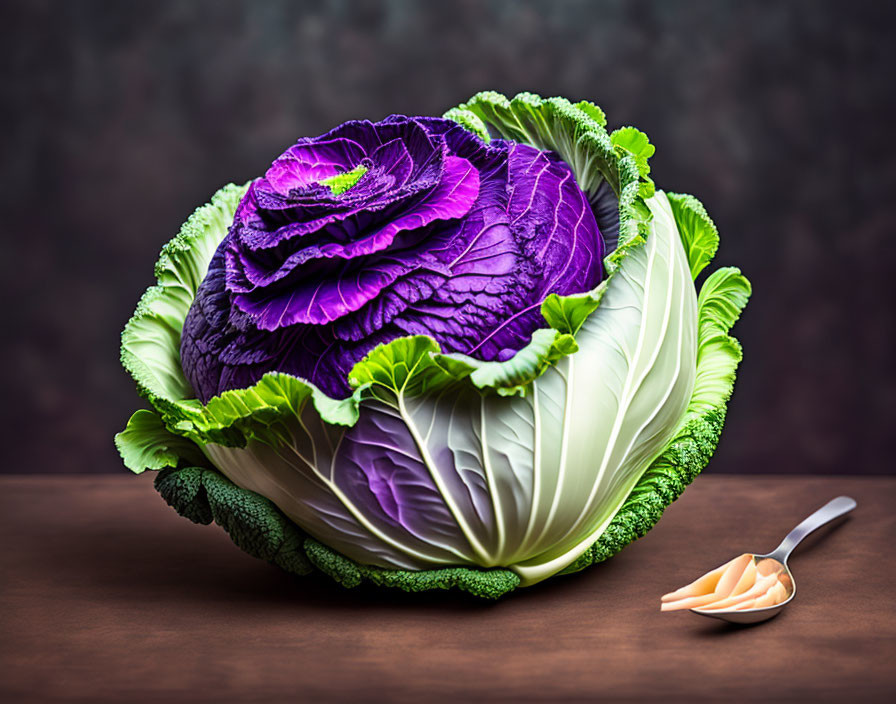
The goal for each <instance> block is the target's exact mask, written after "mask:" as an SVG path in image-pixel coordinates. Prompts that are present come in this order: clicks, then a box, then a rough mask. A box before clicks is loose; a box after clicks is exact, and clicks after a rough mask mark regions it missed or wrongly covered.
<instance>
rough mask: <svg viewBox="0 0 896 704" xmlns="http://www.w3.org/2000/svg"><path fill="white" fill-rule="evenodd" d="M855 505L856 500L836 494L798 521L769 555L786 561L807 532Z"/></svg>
mask: <svg viewBox="0 0 896 704" xmlns="http://www.w3.org/2000/svg"><path fill="white" fill-rule="evenodd" d="M855 507H856V502H855V500H854V499H851V498H850V497H848V496H838V497H837V498H836V499H831V500H830V501H828V502H827V503H826V504H825V505H824V506H822V507H821V508H820V509H818V510H817V511H816V512H815V513H813V514H812V515H811V516H809V517H808V518H807V519H806V520H804V521H803V522H802V523H800V524H799V525H798V526H797V527H796V528H794V529H793V530H792V531H790V532H789V533H788V534H787V537H786V538H784V540H782V541H781V544H780V545H779V546H778V547H777V548H775V550H774V552H772V553H771V554H770V555H769V557H774V558H775V559H777V560H780V561H781V562H786V561H787V558H788V557H790V553H791V552H793V549H794V548H795V547H796V546H797V545H799V544H800V542H802V540H803V538H805V537H806V536H807V535H809V533H811V532H812V531H814V530H816V529H817V528H821V527H822V526H823V525H824V524H825V523H830V522H831V521H833V520H834V519H835V518H839V517H840V516H842V515H843V514H844V513H848V512H850V511H852V510H853V509H854V508H855Z"/></svg>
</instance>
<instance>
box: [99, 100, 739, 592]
mask: <svg viewBox="0 0 896 704" xmlns="http://www.w3.org/2000/svg"><path fill="white" fill-rule="evenodd" d="M605 125H606V119H605V117H604V114H603V112H602V111H601V110H600V109H599V108H598V107H596V106H595V105H593V104H592V103H589V102H585V101H582V102H579V103H571V102H569V101H567V100H564V99H561V98H551V99H542V98H539V97H538V96H535V95H532V94H528V93H527V94H520V95H518V96H516V97H515V98H513V99H512V100H508V99H507V98H505V97H504V96H502V95H499V94H497V93H480V94H478V95H476V96H474V97H473V98H472V99H471V100H470V101H468V102H467V103H464V104H462V105H460V106H459V107H457V108H454V109H452V110H449V111H448V112H447V113H446V114H445V115H444V116H443V117H442V118H434V117H405V116H397V115H393V116H391V117H389V118H386V119H385V120H382V121H380V122H376V123H373V122H369V121H354V122H348V123H345V124H343V125H340V126H339V127H337V128H336V129H334V130H332V131H331V132H328V133H327V134H325V135H322V136H320V137H316V138H306V139H301V140H299V141H298V142H297V143H296V144H295V145H293V146H292V147H290V148H289V149H288V150H287V151H286V152H284V154H282V155H281V156H280V157H278V158H277V159H276V160H275V161H274V162H273V164H272V166H271V168H270V169H269V170H268V171H267V172H266V173H265V174H264V175H263V176H262V177H260V178H257V179H254V180H253V181H251V182H250V183H248V184H246V185H243V186H236V185H228V186H225V187H224V188H222V189H221V190H220V191H218V193H216V194H215V195H214V196H213V197H212V199H211V201H210V202H209V203H208V204H207V205H204V206H202V207H200V208H199V209H197V210H196V212H195V213H194V214H193V215H192V217H190V219H189V220H188V221H187V222H186V223H185V224H184V226H183V228H182V229H181V232H180V233H179V234H178V235H177V237H175V238H174V239H173V240H172V241H171V242H170V243H169V244H168V245H166V246H165V248H164V249H163V250H162V254H161V258H160V260H159V262H158V263H157V265H156V277H157V280H158V283H157V285H155V286H153V287H152V288H150V289H149V290H148V291H147V292H146V294H145V295H144V296H143V298H142V299H141V301H140V303H139V304H138V306H137V310H136V312H135V313H134V316H133V317H132V319H131V320H130V321H129V322H128V324H127V326H126V328H125V330H124V333H123V335H122V362H123V364H124V366H125V368H126V369H127V370H128V371H129V372H130V374H131V375H132V376H133V378H134V380H135V381H136V383H137V387H138V391H139V392H140V394H141V395H142V396H143V397H144V398H145V399H146V400H147V401H148V402H149V404H150V406H151V410H150V409H144V410H138V411H137V412H136V413H135V414H134V415H133V416H132V417H131V419H130V421H129V422H128V424H127V427H126V428H125V430H124V431H122V432H121V433H119V434H118V435H117V436H116V445H117V446H118V448H119V451H120V452H121V455H122V457H123V459H124V462H125V465H126V466H127V467H128V468H129V469H131V470H132V471H134V472H138V473H139V472H142V471H144V470H146V469H151V470H161V471H160V472H159V474H158V475H157V478H156V488H157V489H158V491H159V492H160V493H161V495H162V496H163V497H164V499H165V500H166V501H167V502H168V503H169V504H170V505H171V506H173V507H174V508H175V510H177V511H178V512H179V513H180V514H182V515H184V516H186V517H187V518H189V519H191V520H193V521H195V522H198V523H211V522H212V521H214V522H216V523H218V524H219V525H221V526H222V527H223V528H224V529H225V530H226V531H227V532H228V533H229V534H230V536H231V537H232V538H233V540H234V542H236V544H237V545H239V547H241V548H242V549H244V550H246V551H247V552H249V553H250V554H252V555H255V556H257V557H260V558H263V559H266V560H268V561H271V562H273V563H275V564H277V565H279V566H280V567H282V568H284V569H286V570H287V571H290V572H292V573H295V574H308V573H311V572H313V571H316V570H317V571H322V572H324V573H326V574H328V575H330V576H332V577H333V578H335V579H336V580H337V581H338V582H340V583H341V584H343V585H345V586H355V585H358V584H360V583H361V582H362V581H369V582H372V583H374V584H377V585H381V586H392V587H399V588H402V589H405V590H407V591H420V590H425V589H433V588H450V587H455V588H459V589H462V590H465V591H467V592H470V593H473V594H476V595H478V596H483V597H489V598H494V597H497V596H500V595H502V594H504V593H506V592H508V591H510V590H512V589H515V588H516V587H520V586H529V585H533V584H536V583H538V582H540V581H542V580H544V579H547V578H548V577H551V576H553V575H556V574H562V573H568V572H575V571H578V570H581V569H583V568H585V567H587V566H589V565H591V564H594V563H596V562H600V561H602V560H604V559H606V558H608V557H610V556H611V555H612V554H614V553H615V552H617V551H618V550H620V549H622V548H623V547H624V546H625V545H627V544H628V543H630V542H631V541H633V540H635V539H637V538H638V537H641V536H642V535H644V534H645V533H646V532H647V531H648V530H649V529H650V528H651V527H652V526H653V525H654V524H655V523H656V522H657V521H658V520H659V518H660V516H661V514H662V511H663V510H664V508H665V507H666V506H667V505H668V504H669V503H671V502H672V501H673V500H674V499H675V498H677V497H678V495H679V494H680V493H681V492H682V491H683V489H684V487H685V486H686V485H687V484H688V483H689V482H690V481H691V480H692V479H693V478H694V477H695V476H696V474H697V473H699V472H700V471H701V470H702V469H703V467H705V466H706V464H707V463H708V461H709V459H710V456H711V455H712V452H713V451H714V449H715V446H716V443H717V442H718V438H719V435H720V433H721V429H722V424H723V422H724V418H725V410H726V404H727V401H728V399H729V397H730V395H731V392H732V388H733V384H734V375H735V370H736V367H737V364H738V362H739V361H740V358H741V349H740V345H739V344H738V342H737V341H736V340H735V339H733V338H732V337H730V336H729V334H728V331H729V329H730V328H731V326H732V325H733V324H734V322H735V321H736V319H737V318H738V317H739V315H740V313H741V311H742V309H743V307H744V306H745V304H746V302H747V299H748V297H749V294H750V285H749V283H748V281H747V280H746V279H745V278H744V277H743V276H742V275H741V274H740V272H739V271H738V270H737V269H735V268H722V269H718V270H716V271H715V272H713V273H712V274H710V275H709V276H708V277H706V278H705V279H704V281H703V284H702V286H701V288H700V292H699V295H698V293H697V290H696V287H695V284H694V281H695V279H696V278H697V276H698V274H700V273H701V271H702V270H703V269H704V268H705V267H706V265H707V264H708V263H709V261H710V260H711V259H712V257H713V256H714V254H715V251H716V249H717V247H718V232H717V230H716V227H715V225H714V224H713V222H712V220H711V219H710V218H709V216H708V215H707V213H706V211H705V210H704V208H703V206H702V205H701V204H700V203H699V202H698V201H697V200H696V199H694V198H693V197H691V196H688V195H681V194H674V193H665V192H663V191H661V190H658V189H656V187H655V186H654V183H653V181H652V180H651V178H650V175H649V174H650V166H649V163H648V160H649V158H650V157H651V156H652V155H653V153H654V147H653V146H652V145H651V144H650V142H649V141H648V139H647V137H646V136H645V135H644V134H643V133H641V132H640V131H638V130H636V129H634V128H632V127H623V128H620V129H617V130H615V131H613V132H609V133H608V132H607V130H606V129H605Z"/></svg>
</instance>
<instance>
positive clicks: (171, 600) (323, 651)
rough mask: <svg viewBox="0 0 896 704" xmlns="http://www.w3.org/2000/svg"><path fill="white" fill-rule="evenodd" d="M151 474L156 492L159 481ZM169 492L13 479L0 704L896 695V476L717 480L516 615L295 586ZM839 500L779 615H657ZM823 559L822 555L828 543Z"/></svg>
mask: <svg viewBox="0 0 896 704" xmlns="http://www.w3.org/2000/svg"><path fill="white" fill-rule="evenodd" d="M147 474H149V473H147ZM150 482H151V477H150V476H144V477H140V478H136V477H131V476H102V477H97V476H81V477H50V476H47V477H10V476H7V477H3V478H0V536H2V538H0V540H2V546H0V547H2V549H0V701H2V702H29V701H46V702H71V701H78V702H91V703H101V702H121V701H128V702H143V701H158V702H194V703H200V702H216V703H220V702H227V701H241V702H279V701H347V702H366V701H383V702H418V701H429V702H432V701H449V700H453V701H457V702H466V701H483V700H488V701H524V702H526V701H548V702H560V701H564V702H570V701H586V700H587V701H595V700H609V701H637V702H647V701H666V702H669V701H673V702H674V701H691V702H693V701H721V700H728V701H763V702H766V703H768V702H778V701H791V702H792V701H815V702H819V701H832V702H834V701H836V702H842V701H853V702H868V701H882V700H888V699H889V700H891V701H892V699H890V698H891V697H892V696H893V695H894V694H896V610H894V605H896V603H894V597H893V586H894V582H896V570H894V562H893V551H894V545H896V478H811V477H791V478H782V477H769V476H755V477H735V476H703V477H700V478H698V479H697V481H696V482H695V483H694V485H693V486H691V487H690V488H689V489H688V490H687V491H686V492H685V494H684V496H683V497H682V498H681V499H680V500H679V501H677V502H676V503H675V504H673V505H672V506H671V507H670V508H669V509H668V511H667V512H666V515H665V516H664V518H663V520H662V521H661V522H660V524H659V525H658V526H657V528H655V529H654V530H653V531H651V533H649V534H648V535H647V537H646V538H644V539H642V540H640V541H638V542H636V543H634V544H633V545H631V546H629V547H628V548H626V549H625V550H624V551H623V552H622V553H621V554H619V555H618V556H617V557H615V558H614V559H612V560H611V561H609V562H607V563H604V564H603V565H599V566H597V567H594V568H592V569H590V570H588V571H586V572H584V573H580V574H579V575H574V576H569V577H561V578H558V579H556V580H553V581H552V582H549V583H546V584H542V585H539V586H537V587H534V588H530V589H525V590H520V591H518V592H516V593H514V594H511V595H509V596H508V597H505V598H504V599H503V600H501V601H499V602H497V603H482V602H479V601H476V600H474V599H472V598H469V597H466V598H465V597H464V596H463V595H460V594H456V593H453V592H452V593H446V592H442V593H438V594H434V593H429V594H423V595H416V596H413V595H412V596H408V595H403V594H398V593H395V592H392V591H388V590H377V589H374V588H369V587H368V588H362V589H355V590H351V591H348V590H344V589H343V588H341V587H338V586H336V585H335V584H333V583H331V582H329V581H328V580H326V579H324V578H319V577H318V578H304V579H301V578H293V577H290V576H288V575H286V574H284V573H282V572H280V571H279V570H278V569H276V568H274V567H272V566H270V565H267V564H265V563H263V562H261V561H258V560H254V559H252V558H250V557H248V556H246V555H244V554H243V553H242V552H240V551H239V550H238V549H237V548H236V547H234V546H233V545H232V544H231V543H230V540H229V539H228V538H227V537H226V535H225V534H224V533H223V531H221V530H220V529H219V528H217V527H215V526H197V525H193V524H192V523H190V522H189V521H187V520H186V519H183V518H180V517H179V516H177V515H176V514H175V513H174V512H173V511H172V510H171V509H170V508H168V507H167V506H166V505H165V504H164V502H163V501H162V500H161V498H160V497H159V496H158V495H157V494H156V493H155V492H154V491H153V489H152V487H151V486H150ZM838 494H849V495H851V496H853V497H854V498H855V499H856V500H857V501H858V504H859V506H858V508H857V509H856V510H855V511H854V512H853V513H852V514H851V516H850V517H849V518H848V519H845V520H842V521H841V522H840V523H839V524H836V525H835V526H834V527H832V528H825V529H822V530H821V531H819V533H818V535H817V536H813V537H810V538H809V539H808V540H807V541H806V543H804V544H803V545H802V546H801V547H800V548H799V549H798V551H797V552H796V553H795V554H794V557H793V559H792V560H791V567H792V569H793V571H794V573H795V575H796V581H797V583H798V589H799V593H798V596H797V598H796V600H795V601H794V603H793V604H792V605H791V607H790V608H789V609H788V610H787V611H785V612H784V613H783V614H781V615H780V616H779V617H778V618H776V619H774V620H772V621H770V622H768V623H766V624H763V625H759V626H753V627H734V626H727V625H725V624H722V623H721V622H716V621H712V620H709V619H704V618H700V617H698V616H695V615H693V614H690V613H688V612H684V613H667V614H661V613H660V612H659V597H660V595H661V594H663V593H664V592H666V591H669V590H671V589H673V588H675V587H678V586H680V585H682V584H684V583H686V582H688V581H690V579H692V578H694V577H696V576H698V575H699V574H701V573H702V572H703V571H704V570H706V569H708V568H710V567H714V566H716V565H718V564H720V563H721V562H723V561H724V560H726V559H727V558H729V557H731V556H733V555H734V554H735V553H737V552H742V551H746V550H754V551H757V552H758V551H765V550H770V549H772V548H773V547H775V545H777V543H778V541H779V540H780V538H781V537H783V535H784V534H785V533H786V532H787V531H788V530H790V528H792V527H793V525H795V524H796V523H797V522H798V521H799V520H801V519H802V518H803V517H804V516H805V515H808V514H809V513H811V512H812V511H813V510H814V509H816V508H817V507H818V506H820V505H821V504H822V503H824V502H825V501H826V500H827V499H830V498H832V497H833V496H836V495H838ZM810 541H811V542H810Z"/></svg>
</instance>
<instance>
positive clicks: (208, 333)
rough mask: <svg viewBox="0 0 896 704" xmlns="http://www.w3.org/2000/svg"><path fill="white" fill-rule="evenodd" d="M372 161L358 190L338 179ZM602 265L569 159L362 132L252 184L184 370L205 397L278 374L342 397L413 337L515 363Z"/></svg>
mask: <svg viewBox="0 0 896 704" xmlns="http://www.w3.org/2000/svg"><path fill="white" fill-rule="evenodd" d="M358 167H363V169H362V170H364V169H366V171H364V173H363V175H361V177H360V178H359V179H358V180H357V182H355V183H354V184H353V185H352V186H351V187H350V188H347V189H346V190H344V191H342V192H339V193H334V192H333V191H332V190H331V189H330V188H329V187H328V186H327V185H325V184H324V183H322V181H324V180H326V179H331V178H332V177H334V176H338V175H339V174H345V173H349V172H352V171H353V170H355V169H358ZM602 256H603V244H602V241H601V237H600V233H599V232H598V228H597V224H596V222H595V219H594V214H593V213H592V210H591V206H590V204H589V203H588V200H587V198H586V197H585V195H584V194H583V193H582V191H581V189H580V188H579V186H578V184H577V183H576V181H575V178H574V176H573V173H572V171H571V169H570V168H569V166H568V165H567V164H566V163H565V162H563V161H562V160H561V159H560V158H559V157H557V156H556V155H555V154H554V153H552V152H546V151H540V150H538V149H535V148H533V147H530V146H527V145H523V144H517V143H513V142H507V141H503V140H494V141H492V142H490V143H488V144H486V143H485V142H483V141H482V140H480V139H479V138H478V137H476V136H475V135H473V134H471V133H469V132H467V131H466V130H464V129H463V128H461V127H459V126H458V125H456V124H455V123H453V122H451V121H448V120H442V119H438V118H407V117H403V116H392V117H390V118H388V119H386V120H384V121H382V122H378V123H371V122H348V123H345V124H343V125H341V126H339V127H337V128H336V129H335V130H333V131H331V132H329V133H328V134H325V135H322V136H321V137H317V138H309V139H302V140H300V141H299V142H298V143H297V144H295V145H294V146H292V147H290V148H289V149H288V150H287V151H286V152H285V153H284V154H283V155H281V156H280V157H279V158H278V159H277V160H276V161H275V162H274V163H273V164H272V166H271V168H270V169H268V171H267V173H265V175H264V176H263V177H262V178H259V179H257V180H256V181H255V182H253V184H252V185H251V186H250V188H249V189H248V191H247V193H246V195H245V197H244V198H243V200H242V202H241V203H240V205H239V207H238V208H237V211H236V214H235V216H234V221H233V225H232V226H231V228H230V231H229V232H228V234H227V236H226V237H225V239H224V240H223V241H222V243H221V245H220V247H219V249H218V251H217V252H216V254H215V256H214V258H213V260H212V262H211V265H210V266H209V271H208V274H207V276H206V278H205V280H204V281H203V282H202V284H201V286H200V288H199V291H198V293H197V297H196V300H195V301H194V303H193V305H192V307H191V309H190V312H189V314H188V316H187V319H186V322H185V324H184V331H183V335H182V341H181V358H182V363H183V367H184V371H185V373H186V375H187V378H188V380H189V381H190V383H191V384H192V385H193V388H194V390H195V391H196V394H197V396H198V397H199V398H200V400H202V401H207V400H208V399H209V398H211V397H212V396H214V395H217V394H219V393H221V392H223V391H225V390H227V389H231V388H241V387H246V386H250V385H252V384H253V383H255V381H257V380H258V379H259V378H260V377H261V376H262V375H263V374H265V373H266V372H269V371H283V372H288V373H291V374H295V375H297V376H300V377H303V378H305V379H308V380H309V381H311V382H313V383H315V384H317V385H318V386H319V387H320V388H321V389H322V390H324V391H325V392H327V393H328V394H330V395H332V396H339V397H344V396H347V395H348V394H349V393H350V389H349V386H348V380H347V377H348V372H349V370H350V369H351V367H352V366H353V365H354V364H355V363H356V362H358V361H359V360H360V359H361V358H362V357H363V356H364V355H365V354H366V353H367V352H368V351H369V350H370V349H372V348H373V347H374V346H376V345H377V344H380V343H383V342H387V341H389V340H392V339H395V338H396V337H401V336H404V335H414V334H424V335H430V336H431V337H433V338H434V339H435V340H436V341H437V342H439V344H440V345H441V346H442V348H443V350H445V351H447V352H463V353H466V354H470V355H472V356H475V357H478V358H480V359H485V360H491V359H499V360H505V359H507V358H509V357H511V356H512V355H513V354H514V353H515V352H516V351H518V350H519V349H521V348H522V347H524V346H525V345H526V344H527V343H528V342H529V341H530V339H531V336H532V333H533V332H534V331H535V330H536V329H538V328H539V327H543V326H544V320H543V318H542V317H541V314H540V305H541V303H542V301H543V300H544V299H545V297H546V296H547V295H548V294H550V293H557V294H560V295H564V294H570V293H579V292H582V291H587V290H590V289H592V288H594V286H596V285H597V284H598V283H599V282H600V280H601V277H602V269H601V259H602Z"/></svg>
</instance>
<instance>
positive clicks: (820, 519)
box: [691, 496, 856, 623]
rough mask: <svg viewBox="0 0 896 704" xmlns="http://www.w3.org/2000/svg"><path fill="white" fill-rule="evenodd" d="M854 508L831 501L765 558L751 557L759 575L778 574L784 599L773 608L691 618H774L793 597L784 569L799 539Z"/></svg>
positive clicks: (841, 499)
mask: <svg viewBox="0 0 896 704" xmlns="http://www.w3.org/2000/svg"><path fill="white" fill-rule="evenodd" d="M855 507H856V502H855V501H854V500H853V499H851V498H849V497H848V496H838V497H837V498H836V499H831V500H830V501H828V502H827V503H826V504H825V505H824V506H822V507H821V508H820V509H818V510H817V511H816V512H815V513H813V514H812V515H811V516H809V517H808V518H807V519H806V520H804V521H803V522H802V523H800V524H799V525H798V526H797V527H796V528H794V529H793V530H792V531H790V532H789V533H788V534H787V537H786V538H784V540H782V541H781V544H780V545H779V546H778V547H777V548H775V549H774V550H773V551H772V552H770V553H768V554H767V555H753V562H754V563H755V565H756V569H757V570H758V571H759V574H772V573H774V572H778V573H779V574H780V576H779V577H778V579H779V581H780V582H781V584H783V585H784V589H785V590H786V593H787V597H786V598H785V599H784V600H783V601H782V602H780V603H778V604H775V605H774V606H764V607H761V608H758V609H743V610H740V611H736V610H734V609H719V610H711V609H701V608H694V609H691V611H693V612H694V613H695V614H700V615H701V616H709V617H710V618H718V619H722V620H723V621H730V622H731V623H759V622H760V621H767V620H768V619H770V618H772V617H774V616H777V615H778V614H779V613H780V612H781V610H782V609H783V608H784V607H785V606H787V604H789V603H790V602H791V601H793V597H794V596H796V583H795V582H794V580H793V573H791V571H790V568H789V567H788V566H787V558H788V557H790V553H791V552H793V549H794V548H795V547H796V546H797V545H799V544H800V543H801V542H802V540H803V538H805V537H806V536H807V535H809V533H811V532H812V531H814V530H816V529H817V528H821V526H823V525H824V524H825V523H830V522H831V521H833V520H834V519H835V518H839V517H840V516H842V515H843V514H844V513H848V512H849V511H852V510H853V509H854V508H855Z"/></svg>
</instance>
